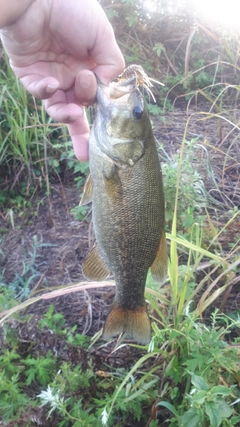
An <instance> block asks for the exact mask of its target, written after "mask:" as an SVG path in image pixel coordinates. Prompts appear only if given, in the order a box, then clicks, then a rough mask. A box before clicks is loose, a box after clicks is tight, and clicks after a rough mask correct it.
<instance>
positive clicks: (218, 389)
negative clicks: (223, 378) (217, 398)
mask: <svg viewBox="0 0 240 427" xmlns="http://www.w3.org/2000/svg"><path fill="white" fill-rule="evenodd" d="M211 394H220V395H221V396H229V395H230V394H231V390H229V388H228V387H226V386H224V385H217V386H215V387H212V388H211Z"/></svg>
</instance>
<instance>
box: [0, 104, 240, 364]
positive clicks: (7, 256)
mask: <svg viewBox="0 0 240 427" xmlns="http://www.w3.org/2000/svg"><path fill="white" fill-rule="evenodd" d="M204 110H205V111H206V110H207V108H206V107H204V108H201V107H193V108H191V109H187V108H186V106H185V107H184V108H183V107H181V108H176V109H175V111H174V112H171V113H167V114H165V115H164V116H163V117H158V118H156V117H153V121H154V132H155V136H156V138H157V140H158V141H160V142H161V143H162V144H163V147H164V150H165V152H166V153H167V155H168V156H170V157H171V156H172V155H173V154H174V153H175V152H176V151H177V150H178V149H179V147H180V145H181V142H182V139H183V135H184V132H185V130H186V121H187V119H188V118H190V120H189V125H188V128H187V130H186V138H187V139H188V140H190V139H192V138H198V139H197V144H198V147H196V150H198V151H197V152H196V157H197V158H199V159H200V161H199V164H200V167H201V171H202V174H203V178H204V181H205V185H206V188H207V190H208V192H209V194H211V196H212V197H214V198H215V199H216V201H217V202H218V203H219V205H218V211H219V217H220V214H222V218H223V217H224V214H225V212H227V211H228V210H229V209H233V208H234V206H237V207H238V208H240V142H239V139H240V132H239V129H238V128H237V127H236V126H235V127H233V126H232V125H231V124H230V123H229V122H228V121H226V120H223V119H220V118H211V119H208V120H206V115H204V114H202V113H201V112H202V111H204ZM232 114H236V113H235V112H233V113H232ZM235 119H236V118H235ZM236 121H237V120H236ZM199 146H200V147H199ZM206 153H207V156H206ZM208 160H209V161H210V163H211V166H212V169H213V171H214V177H215V178H214V179H215V182H213V179H212V177H210V176H209V174H208V173H207V166H206V162H207V161H208ZM216 183H217V186H218V190H217V189H216ZM166 197H167V195H166ZM79 199H80V190H79V189H77V188H76V187H74V186H66V185H64V184H62V183H59V184H55V185H54V186H52V193H51V196H50V197H49V198H47V197H46V196H44V195H42V196H41V195H38V197H37V199H35V200H33V208H31V209H30V208H29V209H27V210H26V211H25V212H24V215H22V216H21V217H18V218H17V217H16V218H15V219H14V228H12V225H11V223H10V220H9V217H8V216H7V215H6V214H5V213H4V212H2V213H1V215H0V229H1V230H3V231H4V232H3V233H2V236H0V237H1V240H0V242H1V248H0V249H1V251H0V268H1V269H2V271H3V270H4V274H3V279H2V281H3V283H5V284H10V283H12V282H13V281H14V279H15V278H16V275H18V276H21V275H22V274H23V273H24V266H26V265H27V264H29V263H30V262H31V260H32V259H33V255H32V254H33V248H34V247H35V248H36V250H37V252H36V257H35V259H34V266H33V268H34V274H35V276H34V277H33V279H32V281H31V294H30V295H29V296H34V295H37V294H38V293H39V292H47V291H49V290H52V289H55V288H56V287H59V286H63V285H70V284H74V283H78V282H81V281H83V280H84V278H83V276H82V270H81V265H82V262H83V260H84V258H85V256H86V254H87V252H88V250H89V248H90V247H91V246H92V244H93V240H94V236H93V231H92V225H91V221H90V218H91V212H89V221H82V222H80V221H77V220H76V219H75V217H74V216H73V215H72V214H71V213H70V210H71V208H73V207H75V206H77V205H78V203H79ZM213 221H214V218H213ZM221 221H222V224H220V225H222V226H223V225H224V220H223V219H222V220H221ZM239 226H240V218H239V216H238V217H237V218H236V220H235V221H234V222H233V223H231V224H230V225H229V227H228V228H227V229H226V231H225V233H224V236H223V237H222V238H221V239H222V241H221V243H222V246H223V249H224V250H225V251H226V255H227V252H228V248H229V243H231V242H232V241H233V239H235V240H234V241H236V236H237V235H239ZM34 239H35V240H34ZM34 241H35V243H34ZM36 242H37V243H36ZM236 255H237V256H240V254H239V241H238V250H237V252H235V256H236ZM32 271H33V270H31V271H29V273H28V272H25V277H26V278H27V279H29V277H30V273H31V272H32ZM239 284H240V279H239V281H236V280H235V283H234V286H232V287H231V289H230V290H229V291H228V293H226V294H225V296H223V298H225V302H224V304H225V307H227V310H228V311H229V310H232V311H235V310H239V309H240V291H239ZM237 285H238V286H237ZM113 297H114V288H113V287H112V286H110V287H108V286H106V287H103V288H97V287H96V288H94V289H92V290H88V291H86V290H85V291H78V292H75V293H71V294H67V295H63V296H61V297H58V298H54V299H51V300H46V301H41V302H40V303H37V304H35V305H34V306H31V310H32V311H33V312H34V313H35V314H36V316H39V315H40V314H41V315H42V314H43V313H44V312H45V311H47V308H48V306H49V304H54V306H55V310H56V311H57V312H61V313H63V314H64V316H65V318H66V322H67V323H68V324H69V325H74V324H77V325H78V329H79V332H80V333H83V334H88V335H91V336H92V335H94V334H95V333H96V332H97V331H99V329H100V328H101V327H102V326H103V322H104V320H105V318H106V315H107V312H108V310H109V306H110V305H111V302H112V300H113ZM108 350H109V349H108ZM131 357H132V356H131ZM115 362H116V360H115ZM115 362H114V363H115ZM116 363H118V362H116ZM119 363H121V362H120V361H119Z"/></svg>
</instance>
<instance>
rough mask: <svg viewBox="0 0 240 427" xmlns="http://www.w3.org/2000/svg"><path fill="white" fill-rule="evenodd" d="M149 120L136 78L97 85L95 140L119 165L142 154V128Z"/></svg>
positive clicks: (132, 160)
mask: <svg viewBox="0 0 240 427" xmlns="http://www.w3.org/2000/svg"><path fill="white" fill-rule="evenodd" d="M148 122H149V118H148V114H147V112H146V107H145V103H144V99H143V95H142V94H141V92H140V90H139V88H138V84H137V79H136V77H135V76H132V77H131V78H129V79H128V80H126V81H124V82H113V83H111V84H110V85H109V86H103V85H99V86H98V91H97V111H96V127H95V131H96V135H95V136H96V141H97V143H98V146H99V148H100V150H101V151H102V152H103V153H104V154H105V155H107V156H108V157H110V158H111V160H112V161H114V162H115V163H116V164H118V165H119V166H122V167H126V166H134V164H135V163H136V162H137V161H138V160H139V159H140V158H141V157H142V156H143V155H144V152H145V148H144V134H145V133H144V129H145V128H146V125H147V124H148Z"/></svg>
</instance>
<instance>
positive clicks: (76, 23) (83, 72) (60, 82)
mask: <svg viewBox="0 0 240 427" xmlns="http://www.w3.org/2000/svg"><path fill="white" fill-rule="evenodd" d="M18 1H19V0H18ZM1 38H2V42H3V45H4V47H5V50H6V52H7V54H8V56H9V58H10V65H11V67H12V69H13V71H14V73H15V74H16V76H17V77H18V78H19V79H20V81H21V82H22V84H23V85H24V86H25V88H26V89H27V90H28V91H29V92H30V93H31V94H32V95H34V96H35V97H36V98H40V99H44V100H45V101H44V104H45V108H46V110H47V112H48V114H49V115H50V116H51V117H52V118H53V119H54V120H56V121H58V122H63V123H67V126H68V130H69V133H70V136H71V139H72V142H73V147H74V151H75V154H76V156H77V158H78V159H79V160H82V161H85V160H87V159H88V135H89V126H88V122H87V119H86V116H85V113H84V105H90V104H92V103H94V99H95V94H96V89H97V83H96V78H95V75H96V76H97V77H98V78H99V80H100V81H101V82H102V83H104V84H109V83H110V81H111V80H112V79H114V78H115V77H116V76H117V75H118V74H119V73H120V72H122V70H123V68H124V60H123V57H122V54H121V52H120V49H119V48H118V46H117V43H116V40H115V37H114V34H113V30H112V27H111V25H110V23H109V21H108V19H107V17H106V15H105V13H104V12H103V10H102V8H101V7H100V5H99V4H98V2H97V1H95V0H88V2H86V0H34V1H33V2H31V4H30V6H29V7H28V8H27V10H26V11H25V12H24V13H23V14H22V15H21V16H20V17H18V19H16V21H15V22H14V23H12V24H11V25H8V26H7V27H4V28H3V29H2V30H1ZM94 74H95V75H94Z"/></svg>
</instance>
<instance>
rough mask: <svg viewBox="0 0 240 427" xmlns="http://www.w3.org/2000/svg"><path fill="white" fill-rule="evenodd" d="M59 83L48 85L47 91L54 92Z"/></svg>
mask: <svg viewBox="0 0 240 427" xmlns="http://www.w3.org/2000/svg"><path fill="white" fill-rule="evenodd" d="M57 88H58V85H47V87H46V92H47V93H53V92H55V91H56V90H57Z"/></svg>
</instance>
